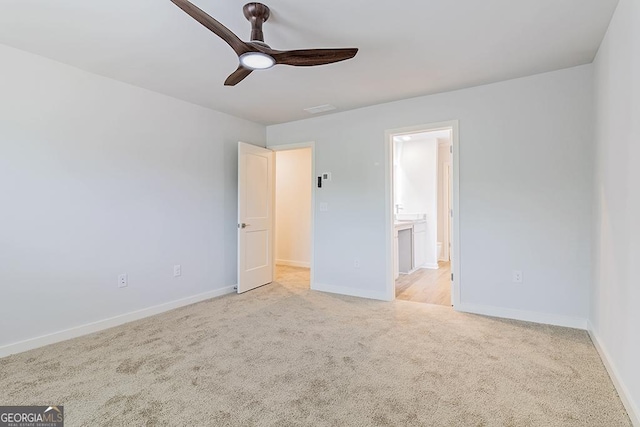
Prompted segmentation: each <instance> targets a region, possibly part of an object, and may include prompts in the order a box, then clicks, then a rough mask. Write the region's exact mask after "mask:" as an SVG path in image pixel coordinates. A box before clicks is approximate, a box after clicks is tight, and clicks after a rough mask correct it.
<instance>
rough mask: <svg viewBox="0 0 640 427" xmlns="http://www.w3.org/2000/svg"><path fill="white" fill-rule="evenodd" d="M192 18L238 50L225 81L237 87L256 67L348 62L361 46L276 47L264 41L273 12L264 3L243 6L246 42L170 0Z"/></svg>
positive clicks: (182, 2)
mask: <svg viewBox="0 0 640 427" xmlns="http://www.w3.org/2000/svg"><path fill="white" fill-rule="evenodd" d="M171 1H172V2H173V3H175V4H176V6H178V7H179V8H180V9H182V10H184V11H185V12H186V13H187V14H188V15H189V16H191V17H192V18H193V19H195V20H196V21H198V22H199V23H201V24H202V25H204V26H205V27H207V28H208V29H209V30H211V31H213V32H214V33H215V34H216V35H218V37H220V38H221V39H222V40H224V41H225V42H227V44H228V45H229V46H231V48H232V49H233V50H234V51H235V52H236V54H237V55H238V59H239V60H240V65H239V66H238V69H237V70H236V71H234V72H233V73H232V74H231V75H230V76H229V77H228V78H227V80H226V81H225V82H224V84H225V85H226V86H235V85H237V84H238V83H240V82H241V81H242V80H244V78H245V77H247V76H248V75H249V74H251V72H252V71H253V70H265V69H267V68H271V67H273V66H274V65H277V64H283V65H294V66H297V67H310V66H313V65H324V64H331V63H334V62H340V61H345V60H347V59H351V58H353V57H354V56H356V53H358V49H355V48H353V49H302V50H275V49H271V48H270V47H269V45H267V44H266V43H265V42H264V35H263V33H262V24H263V23H265V22H266V21H267V19H269V15H270V11H269V8H268V7H267V6H265V5H264V4H262V3H247V4H245V5H244V7H243V8H242V10H243V12H244V16H245V18H247V20H248V21H249V22H251V41H248V42H244V41H242V40H240V38H238V36H236V35H235V34H234V33H233V32H231V30H229V29H228V28H227V27H225V26H224V25H222V24H221V23H220V22H218V21H216V20H215V19H213V18H212V17H211V16H209V15H207V14H206V13H205V12H204V11H203V10H201V9H199V8H198V7H197V6H195V5H194V4H193V3H191V2H189V1H188V0H171Z"/></svg>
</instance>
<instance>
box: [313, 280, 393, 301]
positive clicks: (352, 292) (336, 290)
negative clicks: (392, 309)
mask: <svg viewBox="0 0 640 427" xmlns="http://www.w3.org/2000/svg"><path fill="white" fill-rule="evenodd" d="M311 289H312V290H314V291H320V292H328V293H330V294H339V295H347V296H351V297H359V298H368V299H375V300H382V301H386V300H387V295H386V292H375V291H371V290H368V289H355V288H347V287H345V286H332V285H324V284H321V283H317V284H316V285H315V286H313V287H312V288H311Z"/></svg>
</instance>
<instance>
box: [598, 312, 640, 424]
mask: <svg viewBox="0 0 640 427" xmlns="http://www.w3.org/2000/svg"><path fill="white" fill-rule="evenodd" d="M587 331H589V336H590V337H591V341H592V342H593V345H594V346H595V348H596V350H598V354H600V359H602V363H603V364H604V367H605V368H606V369H607V372H608V373H609V377H610V378H611V381H612V382H613V385H614V386H615V388H616V391H617V392H618V396H620V400H622V404H623V405H624V408H625V409H626V410H627V414H628V415H629V418H630V419H631V424H633V425H634V426H635V427H640V409H639V408H638V405H637V404H636V403H635V402H634V401H633V399H632V398H631V393H629V389H628V388H627V386H626V385H625V384H624V382H623V381H622V376H621V375H620V373H619V372H618V369H617V368H616V365H615V364H614V363H613V359H611V356H609V352H608V351H607V350H606V349H605V348H604V346H603V345H602V342H601V341H600V339H599V338H598V334H597V333H596V332H595V330H594V328H593V325H592V324H591V321H588V322H587Z"/></svg>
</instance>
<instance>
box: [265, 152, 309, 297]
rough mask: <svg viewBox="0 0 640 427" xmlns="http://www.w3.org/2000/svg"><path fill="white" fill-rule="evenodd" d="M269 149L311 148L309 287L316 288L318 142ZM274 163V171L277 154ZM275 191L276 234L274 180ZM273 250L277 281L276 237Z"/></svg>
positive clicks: (274, 229) (276, 164)
mask: <svg viewBox="0 0 640 427" xmlns="http://www.w3.org/2000/svg"><path fill="white" fill-rule="evenodd" d="M266 148H267V149H269V150H272V151H274V152H276V151H290V150H299V149H301V148H311V176H310V177H309V182H310V185H311V229H310V233H311V236H309V237H310V245H311V248H309V249H310V252H309V276H310V277H309V281H310V283H309V287H310V289H315V283H316V282H315V271H316V269H315V235H316V233H315V229H316V218H315V217H316V209H315V207H316V187H315V177H316V143H315V142H314V141H309V142H299V143H294V144H282V145H270V146H267V147H266ZM273 157H274V158H273V164H274V165H275V166H274V172H275V171H276V170H277V168H278V162H277V156H276V155H275V154H274V156H273ZM273 188H274V191H273V203H272V206H273V234H274V235H275V234H276V202H275V197H276V191H277V185H276V183H275V180H274V187H273ZM272 251H273V253H274V261H273V263H274V265H273V280H274V281H275V275H276V269H275V251H276V239H275V238H274V239H273V248H272Z"/></svg>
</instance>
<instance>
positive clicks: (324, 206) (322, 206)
mask: <svg viewBox="0 0 640 427" xmlns="http://www.w3.org/2000/svg"><path fill="white" fill-rule="evenodd" d="M328 210H329V203H326V202H323V203H320V212H327V211H328Z"/></svg>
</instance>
